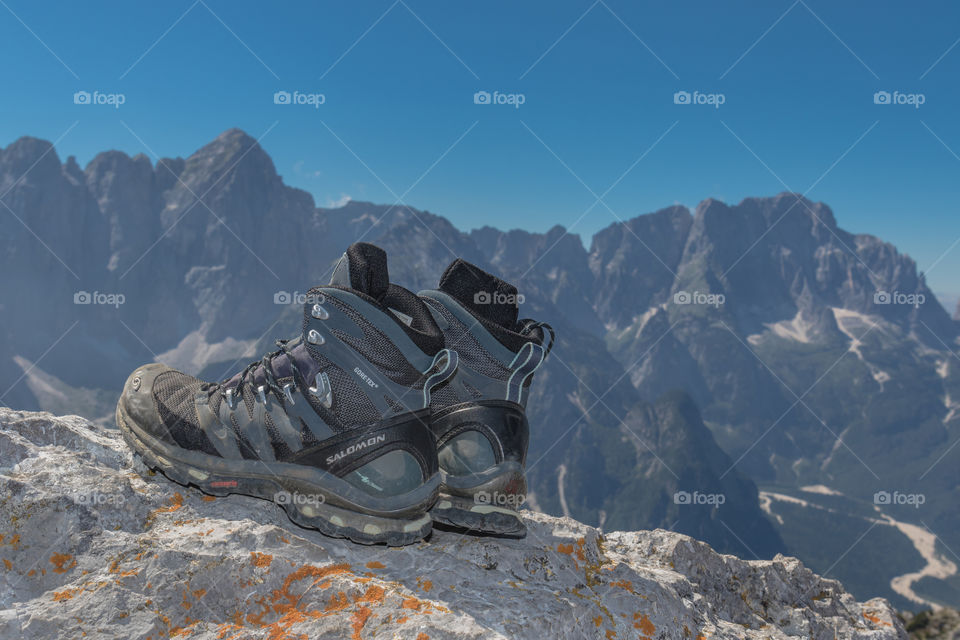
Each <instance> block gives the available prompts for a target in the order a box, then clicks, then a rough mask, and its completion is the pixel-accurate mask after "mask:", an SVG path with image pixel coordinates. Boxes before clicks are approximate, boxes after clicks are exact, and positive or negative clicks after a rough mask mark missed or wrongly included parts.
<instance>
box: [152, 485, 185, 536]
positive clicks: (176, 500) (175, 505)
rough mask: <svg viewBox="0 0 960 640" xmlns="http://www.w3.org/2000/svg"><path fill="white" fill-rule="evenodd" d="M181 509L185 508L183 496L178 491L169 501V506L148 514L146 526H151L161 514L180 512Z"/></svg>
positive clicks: (158, 508)
mask: <svg viewBox="0 0 960 640" xmlns="http://www.w3.org/2000/svg"><path fill="white" fill-rule="evenodd" d="M181 507H183V495H182V494H181V493H180V492H179V491H178V492H176V493H174V494H173V496H172V497H171V498H170V499H169V500H167V506H165V507H157V508H156V509H154V510H153V511H151V512H150V513H148V514H147V520H146V521H145V522H144V526H145V527H149V526H151V525H152V524H153V521H154V520H155V519H156V517H157V516H158V515H160V514H161V513H173V512H174V511H177V510H179V509H180V508H181ZM181 522H182V521H181Z"/></svg>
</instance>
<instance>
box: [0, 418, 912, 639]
mask: <svg viewBox="0 0 960 640" xmlns="http://www.w3.org/2000/svg"><path fill="white" fill-rule="evenodd" d="M526 521H527V527H528V529H529V535H528V536H527V537H526V538H525V539H523V540H498V539H493V538H478V537H470V536H461V535H458V534H456V533H449V532H444V531H435V532H434V533H433V535H432V536H431V537H430V539H429V540H428V541H426V542H422V543H420V544H416V545H412V546H409V547H405V548H402V549H390V548H383V547H363V546H359V545H355V544H352V543H349V542H346V541H342V540H333V539H330V538H326V537H324V536H322V535H320V534H319V533H316V532H313V531H309V530H304V529H301V528H299V527H297V526H296V525H294V524H292V523H291V522H290V521H289V520H287V518H286V516H285V515H284V513H283V511H281V510H280V508H279V507H277V506H276V505H273V504H271V503H269V502H266V501H262V500H257V499H254V498H247V497H243V496H231V497H228V498H216V499H214V498H212V497H209V496H205V495H203V494H202V493H200V492H199V491H197V490H194V489H186V488H183V487H180V486H178V485H175V484H172V483H170V482H169V481H167V480H166V479H165V478H163V477H162V476H151V475H149V474H148V475H147V476H146V477H141V475H140V474H138V472H137V470H136V469H135V468H134V460H133V458H132V455H131V453H130V452H129V450H128V449H127V448H126V446H125V445H124V443H123V441H122V439H120V438H119V436H118V434H117V433H116V432H115V431H113V430H111V429H107V428H103V427H99V426H96V425H93V424H91V423H90V422H88V421H86V420H84V419H82V418H79V417H76V416H68V417H56V416H53V415H50V414H46V413H25V412H16V411H10V410H7V409H0V638H20V637H23V638H54V637H57V638H81V637H83V638H124V639H132V638H141V639H150V640H159V639H160V638H167V637H189V638H209V639H218V640H228V639H235V640H239V639H241V638H242V639H244V640H245V639H247V638H262V639H270V640H282V639H287V638H298V639H299V638H350V637H352V638H415V639H418V640H426V639H428V638H432V639H440V638H458V639H460V638H503V639H508V638H509V639H511V640H512V639H519V638H536V639H537V640H543V639H545V638H603V639H607V638H646V639H648V640H652V639H654V638H658V639H659V638H678V639H679V638H684V639H687V638H689V639H691V640H694V639H699V638H703V639H706V638H818V639H819V638H823V639H827V638H829V639H831V640H832V639H834V638H876V639H879V638H905V637H906V635H905V633H904V631H903V627H902V624H901V622H900V621H899V620H898V619H897V617H896V616H895V614H894V612H893V610H892V609H891V607H890V605H889V603H887V602H886V601H885V600H882V599H875V600H870V601H869V602H865V603H860V602H856V601H855V599H854V598H853V597H852V596H851V595H849V594H847V593H845V592H844V590H843V586H842V585H841V584H840V583H838V582H836V581H834V580H826V579H824V578H821V577H819V576H817V575H815V574H814V573H812V572H811V571H810V570H808V569H806V568H805V567H804V566H803V565H802V564H801V563H800V562H799V561H798V560H796V559H794V558H787V557H783V556H778V557H777V558H775V559H774V560H772V561H745V560H741V559H739V558H736V557H733V556H728V555H720V554H718V553H716V552H714V551H713V550H712V549H711V548H710V547H709V546H708V545H706V544H704V543H702V542H698V541H696V540H693V539H691V538H689V537H687V536H683V535H679V534H676V533H671V532H668V531H661V530H657V531H637V532H629V533H624V532H615V533H607V534H602V535H601V534H600V533H599V532H598V531H597V530H596V529H594V528H592V527H588V526H585V525H583V524H580V523H578V522H576V521H573V520H570V519H566V518H553V517H550V516H546V515H543V514H539V513H529V514H528V515H527V517H526Z"/></svg>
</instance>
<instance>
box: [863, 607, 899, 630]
mask: <svg viewBox="0 0 960 640" xmlns="http://www.w3.org/2000/svg"><path fill="white" fill-rule="evenodd" d="M863 617H864V618H866V619H867V620H869V621H870V622H872V623H873V624H879V625H880V626H883V627H892V626H893V625H891V624H890V623H889V622H887V621H886V620H881V619H880V618H879V617H878V616H876V615H874V614H872V613H870V612H869V611H867V612H865V613H864V614H863Z"/></svg>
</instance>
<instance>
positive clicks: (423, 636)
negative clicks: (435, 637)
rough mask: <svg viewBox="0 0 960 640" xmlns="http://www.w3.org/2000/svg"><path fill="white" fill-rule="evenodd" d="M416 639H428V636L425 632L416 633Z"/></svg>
mask: <svg viewBox="0 0 960 640" xmlns="http://www.w3.org/2000/svg"><path fill="white" fill-rule="evenodd" d="M417 640H430V636H428V635H427V634H425V633H418V634H417Z"/></svg>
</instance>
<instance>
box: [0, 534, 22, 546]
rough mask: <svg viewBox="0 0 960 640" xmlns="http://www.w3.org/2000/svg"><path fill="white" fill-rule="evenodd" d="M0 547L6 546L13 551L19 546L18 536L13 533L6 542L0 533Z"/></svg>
mask: <svg viewBox="0 0 960 640" xmlns="http://www.w3.org/2000/svg"><path fill="white" fill-rule="evenodd" d="M0 545H6V546H8V547H13V548H14V549H16V548H18V547H19V546H20V534H19V533H15V534H13V535H12V536H10V539H9V540H7V539H6V536H4V534H2V533H0Z"/></svg>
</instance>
